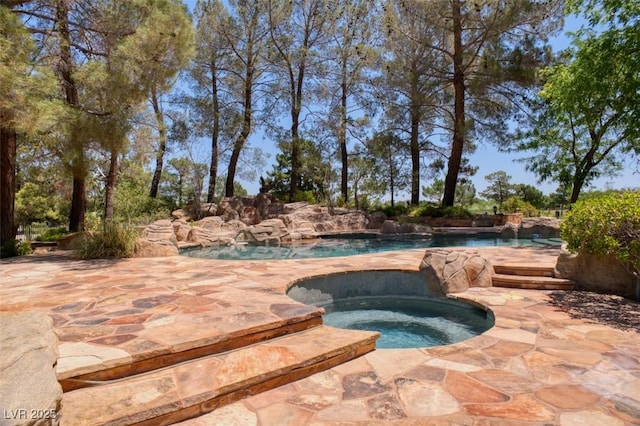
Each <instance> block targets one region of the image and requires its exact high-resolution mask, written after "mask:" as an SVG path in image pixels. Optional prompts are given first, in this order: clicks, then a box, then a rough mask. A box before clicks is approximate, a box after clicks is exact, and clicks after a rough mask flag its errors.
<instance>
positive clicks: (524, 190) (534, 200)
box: [513, 183, 549, 209]
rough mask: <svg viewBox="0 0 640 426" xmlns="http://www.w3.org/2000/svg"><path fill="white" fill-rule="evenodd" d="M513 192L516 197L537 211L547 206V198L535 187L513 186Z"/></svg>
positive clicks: (520, 184) (525, 185)
mask: <svg viewBox="0 0 640 426" xmlns="http://www.w3.org/2000/svg"><path fill="white" fill-rule="evenodd" d="M513 190H514V192H515V195H516V197H518V198H519V199H520V200H522V201H524V202H526V203H529V204H531V205H532V206H533V207H535V208H537V209H543V208H545V207H547V206H548V205H549V197H547V196H546V195H544V194H543V193H542V191H540V190H539V189H538V188H536V187H535V186H532V185H527V184H523V183H519V184H516V185H514V186H513Z"/></svg>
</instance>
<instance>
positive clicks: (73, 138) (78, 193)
mask: <svg viewBox="0 0 640 426" xmlns="http://www.w3.org/2000/svg"><path fill="white" fill-rule="evenodd" d="M56 19H57V24H58V34H59V37H60V40H59V41H60V61H59V63H58V72H59V73H60V77H61V80H62V86H63V90H64V93H65V101H66V102H67V105H69V106H71V107H72V108H77V107H78V106H79V105H80V102H79V99H78V88H77V87H76V82H75V80H74V79H73V76H72V72H73V57H72V55H71V31H70V30H69V7H68V4H67V0H58V2H57V3H56ZM69 151H70V156H71V164H70V170H71V172H72V174H73V195H72V199H71V211H70V212H69V231H71V232H78V231H83V230H84V214H85V209H86V194H85V186H86V183H85V180H86V175H87V167H86V164H85V157H84V144H83V141H82V140H81V139H80V135H79V130H78V129H77V128H76V126H75V125H74V126H72V128H71V133H70V135H69Z"/></svg>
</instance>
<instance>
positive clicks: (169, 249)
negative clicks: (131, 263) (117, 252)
mask: <svg viewBox="0 0 640 426" xmlns="http://www.w3.org/2000/svg"><path fill="white" fill-rule="evenodd" d="M178 254H179V252H178V243H177V242H176V243H175V244H174V243H171V242H170V241H168V240H162V241H149V240H147V239H138V240H137V241H136V245H135V249H134V252H133V257H166V256H177V255H178Z"/></svg>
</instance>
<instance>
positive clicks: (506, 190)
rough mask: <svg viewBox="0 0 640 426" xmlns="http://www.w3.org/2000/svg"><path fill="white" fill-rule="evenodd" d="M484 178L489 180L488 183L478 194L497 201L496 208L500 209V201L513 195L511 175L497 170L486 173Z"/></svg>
mask: <svg viewBox="0 0 640 426" xmlns="http://www.w3.org/2000/svg"><path fill="white" fill-rule="evenodd" d="M484 179H485V180H486V181H487V182H489V185H488V186H487V188H486V189H485V190H484V191H482V192H481V193H480V194H481V195H482V196H483V197H485V198H487V199H489V200H494V201H495V202H497V203H498V206H497V207H498V209H500V210H502V203H503V202H505V201H506V200H507V198H509V197H511V196H512V195H513V185H512V184H511V176H509V175H508V174H507V173H506V172H504V171H502V170H499V171H497V172H493V173H490V174H488V175H486V176H485V177H484Z"/></svg>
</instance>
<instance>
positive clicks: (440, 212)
mask: <svg viewBox="0 0 640 426" xmlns="http://www.w3.org/2000/svg"><path fill="white" fill-rule="evenodd" d="M409 215H410V216H422V217H455V218H462V217H473V214H471V212H470V211H469V210H467V209H465V208H463V207H460V206H449V207H441V206H434V205H430V204H425V205H422V206H419V207H417V208H415V209H413V210H411V212H410V213H409Z"/></svg>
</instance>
